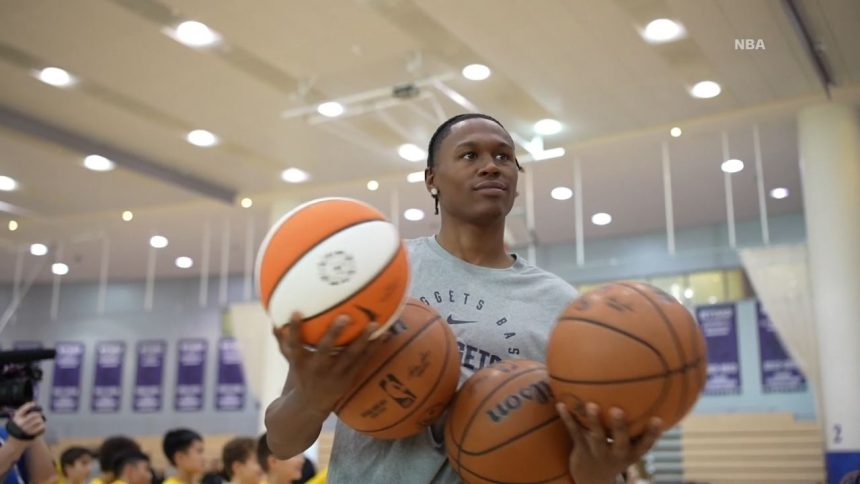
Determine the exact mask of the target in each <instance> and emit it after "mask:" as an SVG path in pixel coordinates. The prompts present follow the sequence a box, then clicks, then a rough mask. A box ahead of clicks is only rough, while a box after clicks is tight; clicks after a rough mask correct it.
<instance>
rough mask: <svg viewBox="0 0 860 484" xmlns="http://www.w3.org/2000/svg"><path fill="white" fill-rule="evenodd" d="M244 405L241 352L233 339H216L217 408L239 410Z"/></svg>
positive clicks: (243, 377)
mask: <svg viewBox="0 0 860 484" xmlns="http://www.w3.org/2000/svg"><path fill="white" fill-rule="evenodd" d="M244 406H245V376H244V375H243V373H242V354H241V353H240V352H239V346H238V344H237V343H236V340H235V339H232V338H224V339H222V340H220V341H218V386H217V387H216V390H215V408H216V409H217V410H241V409H242V407H244Z"/></svg>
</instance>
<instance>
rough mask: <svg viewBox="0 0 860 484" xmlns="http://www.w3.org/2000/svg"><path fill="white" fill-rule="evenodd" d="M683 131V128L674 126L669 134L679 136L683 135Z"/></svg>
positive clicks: (674, 136)
mask: <svg viewBox="0 0 860 484" xmlns="http://www.w3.org/2000/svg"><path fill="white" fill-rule="evenodd" d="M683 133H684V132H683V131H681V128H679V127H677V126H675V127H674V128H672V129H670V130H669V134H671V135H672V137H673V138H677V137H679V136H681V135H682V134H683Z"/></svg>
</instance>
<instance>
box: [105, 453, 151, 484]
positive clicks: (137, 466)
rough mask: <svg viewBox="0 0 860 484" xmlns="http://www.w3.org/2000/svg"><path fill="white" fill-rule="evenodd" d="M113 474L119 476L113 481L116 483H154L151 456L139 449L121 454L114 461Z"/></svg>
mask: <svg viewBox="0 0 860 484" xmlns="http://www.w3.org/2000/svg"><path fill="white" fill-rule="evenodd" d="M113 474H114V475H115V476H117V480H115V481H113V482H114V484H151V483H152V470H151V469H150V467H149V457H148V456H147V455H146V454H144V453H143V452H140V451H137V450H132V451H129V452H126V453H124V454H120V455H119V456H118V457H117V459H116V462H114V465H113Z"/></svg>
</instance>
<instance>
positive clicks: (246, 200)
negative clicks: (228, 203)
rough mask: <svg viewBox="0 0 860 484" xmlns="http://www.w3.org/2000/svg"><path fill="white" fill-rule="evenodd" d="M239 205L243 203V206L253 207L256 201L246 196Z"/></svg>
mask: <svg viewBox="0 0 860 484" xmlns="http://www.w3.org/2000/svg"><path fill="white" fill-rule="evenodd" d="M239 205H241V206H242V208H251V207H253V206H254V201H253V200H251V199H250V198H248V197H245V198H243V199H242V200H241V201H240V202H239Z"/></svg>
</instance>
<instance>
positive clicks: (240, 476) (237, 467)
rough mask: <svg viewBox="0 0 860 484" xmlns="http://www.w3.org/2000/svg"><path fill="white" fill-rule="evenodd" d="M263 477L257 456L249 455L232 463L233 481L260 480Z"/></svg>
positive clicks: (252, 481) (249, 481)
mask: <svg viewBox="0 0 860 484" xmlns="http://www.w3.org/2000/svg"><path fill="white" fill-rule="evenodd" d="M262 478H263V468H262V467H260V463H259V462H257V456H255V455H251V456H249V457H248V458H247V459H245V460H244V461H242V462H234V463H233V479H232V480H233V481H235V482H240V483H248V484H251V483H254V484H256V483H257V482H260V479H262Z"/></svg>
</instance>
